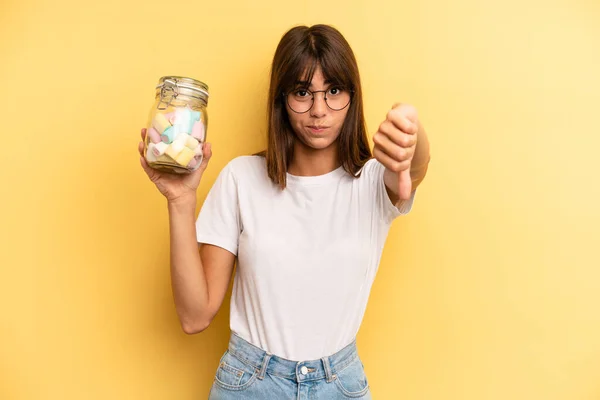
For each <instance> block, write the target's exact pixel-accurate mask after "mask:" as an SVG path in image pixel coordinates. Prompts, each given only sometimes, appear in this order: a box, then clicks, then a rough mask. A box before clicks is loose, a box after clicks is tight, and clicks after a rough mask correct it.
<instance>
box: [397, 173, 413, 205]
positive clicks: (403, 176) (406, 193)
mask: <svg viewBox="0 0 600 400" xmlns="http://www.w3.org/2000/svg"><path fill="white" fill-rule="evenodd" d="M411 191H412V181H411V179H410V168H407V169H405V170H404V171H400V174H398V195H399V197H400V200H408V199H409V198H410V192H411Z"/></svg>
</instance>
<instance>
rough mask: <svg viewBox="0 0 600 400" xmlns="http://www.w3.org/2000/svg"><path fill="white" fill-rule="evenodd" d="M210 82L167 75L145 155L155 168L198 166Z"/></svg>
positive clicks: (178, 169)
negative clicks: (207, 83) (208, 83)
mask: <svg viewBox="0 0 600 400" xmlns="http://www.w3.org/2000/svg"><path fill="white" fill-rule="evenodd" d="M207 105H208V86H207V85H206V84H205V83H203V82H200V81H197V80H195V79H192V78H184V77H181V76H163V77H162V78H160V79H159V81H158V85H157V86H156V94H155V101H154V105H153V107H152V109H151V110H150V115H149V116H148V122H147V125H146V127H147V130H146V140H145V151H144V157H145V158H146V161H147V162H148V165H149V166H150V167H152V168H154V169H157V170H161V171H166V172H174V173H179V174H185V173H189V172H192V171H195V170H197V169H198V168H199V167H200V163H201V162H202V158H203V156H202V148H203V145H204V142H205V141H206V131H207V125H208V113H207V111H206V106H207Z"/></svg>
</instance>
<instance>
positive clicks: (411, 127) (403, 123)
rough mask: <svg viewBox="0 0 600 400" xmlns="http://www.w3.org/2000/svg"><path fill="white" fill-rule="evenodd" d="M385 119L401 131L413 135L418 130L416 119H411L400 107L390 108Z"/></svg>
mask: <svg viewBox="0 0 600 400" xmlns="http://www.w3.org/2000/svg"><path fill="white" fill-rule="evenodd" d="M386 120H388V121H390V122H392V123H393V124H394V126H396V128H398V129H400V130H401V131H402V132H405V133H408V134H411V135H414V134H416V133H417V132H418V131H419V126H418V125H417V122H416V120H415V121H411V119H410V117H409V116H407V115H406V114H405V113H403V112H402V111H401V109H400V108H395V109H393V110H390V111H389V112H388V115H387V118H386Z"/></svg>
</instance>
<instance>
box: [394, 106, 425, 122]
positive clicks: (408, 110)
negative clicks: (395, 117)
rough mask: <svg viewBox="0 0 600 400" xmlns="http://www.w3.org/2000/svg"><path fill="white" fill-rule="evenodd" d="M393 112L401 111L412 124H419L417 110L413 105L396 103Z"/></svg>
mask: <svg viewBox="0 0 600 400" xmlns="http://www.w3.org/2000/svg"><path fill="white" fill-rule="evenodd" d="M392 110H398V111H400V113H402V114H403V115H405V116H406V118H408V120H409V121H411V122H417V121H418V120H419V115H418V113H417V109H416V108H415V107H414V106H413V105H410V104H402V103H396V104H394V105H393V106H392Z"/></svg>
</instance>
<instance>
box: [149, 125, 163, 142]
mask: <svg viewBox="0 0 600 400" xmlns="http://www.w3.org/2000/svg"><path fill="white" fill-rule="evenodd" d="M148 138H150V141H151V142H152V143H158V142H160V133H158V131H157V130H156V129H154V128H153V127H150V129H148Z"/></svg>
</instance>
